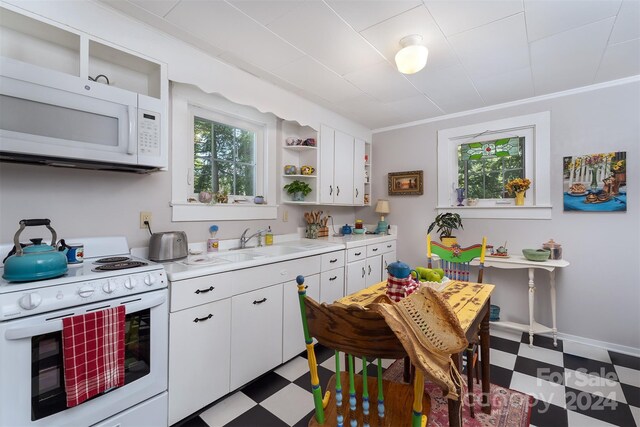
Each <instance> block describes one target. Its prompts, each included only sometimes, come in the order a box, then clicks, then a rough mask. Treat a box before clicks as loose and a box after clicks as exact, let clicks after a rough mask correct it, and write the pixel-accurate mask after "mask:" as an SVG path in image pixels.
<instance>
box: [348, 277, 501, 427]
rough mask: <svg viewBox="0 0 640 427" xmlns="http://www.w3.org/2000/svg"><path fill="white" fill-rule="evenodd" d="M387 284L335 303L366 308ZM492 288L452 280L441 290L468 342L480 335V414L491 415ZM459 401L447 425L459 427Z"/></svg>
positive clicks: (459, 358) (455, 357)
mask: <svg viewBox="0 0 640 427" xmlns="http://www.w3.org/2000/svg"><path fill="white" fill-rule="evenodd" d="M386 288H387V282H386V281H383V282H380V283H376V284H375V285H372V286H369V287H368V288H365V289H362V290H360V291H358V292H355V293H353V294H351V295H347V296H345V297H343V298H341V299H339V300H338V301H337V302H338V303H341V304H345V305H351V304H357V305H360V306H363V307H364V306H367V305H369V304H371V303H373V302H374V300H375V299H376V298H377V297H379V296H380V295H383V294H384V293H385V292H386ZM494 288H495V286H494V285H490V284H482V283H473V282H461V281H457V280H451V281H449V283H448V284H447V286H446V287H445V288H444V289H442V290H441V291H440V294H441V295H442V297H443V298H444V299H445V300H446V301H447V302H448V303H449V305H450V306H451V308H452V309H453V311H454V313H455V314H456V316H457V317H458V320H459V321H460V326H461V327H462V330H463V331H464V332H465V334H466V337H467V341H469V342H475V341H477V337H478V333H479V334H480V365H481V374H482V375H481V378H482V402H481V407H482V411H483V412H484V413H486V414H491V402H490V400H489V396H490V379H491V372H490V360H489V348H490V347H489V346H490V342H489V340H490V338H489V311H490V310H489V309H490V305H491V304H490V301H491V293H492V292H493V290H494ZM452 359H453V361H454V362H455V364H456V366H457V367H458V370H461V366H462V353H459V354H456V355H453V356H452ZM458 394H459V395H460V398H459V399H458V400H453V399H449V401H448V406H449V426H450V427H460V426H462V399H464V398H465V396H463V395H462V392H461V390H458Z"/></svg>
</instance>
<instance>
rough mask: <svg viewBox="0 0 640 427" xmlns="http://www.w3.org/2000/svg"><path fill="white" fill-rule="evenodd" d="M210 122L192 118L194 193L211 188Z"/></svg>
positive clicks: (211, 135)
mask: <svg viewBox="0 0 640 427" xmlns="http://www.w3.org/2000/svg"><path fill="white" fill-rule="evenodd" d="M212 139H213V129H212V127H211V122H209V121H208V120H203V119H200V118H198V117H196V118H195V120H194V141H193V142H194V146H193V152H194V159H193V169H194V173H193V177H194V182H193V190H194V192H196V193H199V192H201V191H210V190H211V141H212Z"/></svg>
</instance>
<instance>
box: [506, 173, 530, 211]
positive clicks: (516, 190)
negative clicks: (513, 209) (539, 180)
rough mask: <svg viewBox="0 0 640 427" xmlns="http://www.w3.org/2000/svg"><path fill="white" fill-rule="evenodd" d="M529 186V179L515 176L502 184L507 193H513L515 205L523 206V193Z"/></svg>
mask: <svg viewBox="0 0 640 427" xmlns="http://www.w3.org/2000/svg"><path fill="white" fill-rule="evenodd" d="M529 187H531V181H530V180H529V179H527V178H515V179H512V180H511V181H509V182H507V185H505V186H504V188H506V190H507V191H508V192H509V194H515V198H516V206H524V193H525V191H527V190H528V189H529Z"/></svg>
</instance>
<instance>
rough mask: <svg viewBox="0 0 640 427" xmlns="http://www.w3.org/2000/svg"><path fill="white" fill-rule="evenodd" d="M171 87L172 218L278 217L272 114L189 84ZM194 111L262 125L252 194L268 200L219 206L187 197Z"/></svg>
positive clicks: (189, 193) (190, 181)
mask: <svg viewBox="0 0 640 427" xmlns="http://www.w3.org/2000/svg"><path fill="white" fill-rule="evenodd" d="M171 90H172V96H171V113H172V121H171V125H172V130H171V132H172V134H171V135H172V144H171V163H172V167H171V203H170V205H171V213H172V218H171V220H172V221H176V222H182V221H213V220H217V221H221V220H251V219H277V218H278V205H277V204H276V197H277V193H276V181H277V178H276V155H277V152H276V149H277V143H276V138H277V134H276V132H277V131H276V124H277V119H276V117H275V116H274V115H273V114H268V113H261V112H259V111H257V110H255V109H254V108H251V107H248V106H244V105H240V104H236V103H234V102H231V101H229V100H226V99H224V98H222V97H221V96H219V95H216V94H208V93H205V92H202V91H201V90H200V89H198V88H196V87H194V86H190V85H185V84H178V83H173V84H172V87H171ZM198 109H202V110H205V111H206V112H208V113H211V114H213V115H216V114H217V115H219V117H220V116H221V117H223V118H224V120H222V122H223V123H229V124H232V125H233V123H237V122H234V121H235V120H237V121H239V122H242V123H253V124H254V126H258V127H261V128H262V129H263V132H264V134H263V142H264V143H263V144H262V147H260V148H261V149H262V159H256V178H257V179H256V181H257V184H256V192H259V191H262V193H258V194H259V195H260V194H261V195H263V196H264V197H265V199H266V200H267V202H268V204H265V205H256V204H253V200H251V202H250V203H242V204H224V205H223V204H214V205H207V204H203V203H199V202H195V203H189V202H188V201H187V200H188V199H189V198H193V197H194V194H193V156H194V154H193V152H194V149H193V138H194V129H193V117H194V111H198ZM226 120H231V122H229V121H226ZM240 127H242V126H240ZM258 145H260V144H258ZM256 154H257V153H256Z"/></svg>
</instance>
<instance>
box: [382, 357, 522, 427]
mask: <svg viewBox="0 0 640 427" xmlns="http://www.w3.org/2000/svg"><path fill="white" fill-rule="evenodd" d="M403 370H404V362H403V361H402V360H397V361H395V362H394V363H393V364H392V365H391V366H389V368H387V370H386V371H385V373H384V375H383V378H384V379H387V380H392V381H401V380H402V372H403ZM462 387H463V388H462V395H463V396H464V404H463V406H462V424H463V425H464V427H481V426H502V427H525V426H528V425H529V419H530V417H531V405H532V403H533V397H532V396H529V395H527V394H524V393H520V392H518V391H515V390H511V389H508V388H503V387H500V386H497V385H495V384H491V398H490V400H491V408H492V409H491V415H487V414H485V413H484V412H482V411H481V409H480V402H481V399H482V387H481V386H480V385H479V384H476V385H474V387H473V395H474V398H473V401H474V412H475V418H471V416H470V415H469V400H468V399H467V397H466V396H467V382H466V378H464V375H463V386H462ZM424 389H425V391H426V392H427V393H429V396H431V413H430V414H429V422H428V424H427V426H428V427H448V426H449V410H448V407H447V399H446V398H444V397H442V392H441V391H440V388H438V387H437V386H436V385H435V384H433V383H429V382H427V384H426V385H425V387H424Z"/></svg>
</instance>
